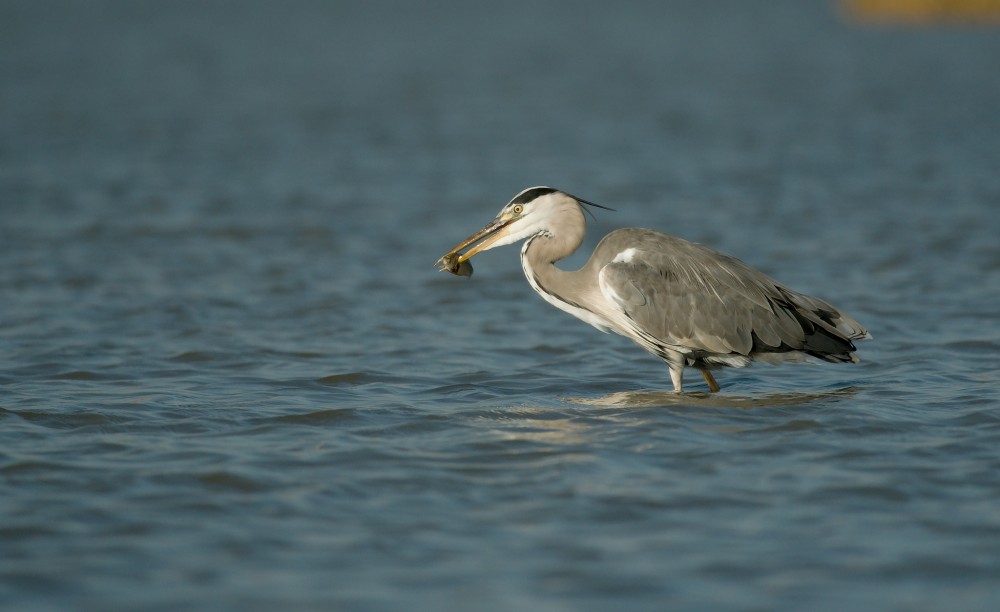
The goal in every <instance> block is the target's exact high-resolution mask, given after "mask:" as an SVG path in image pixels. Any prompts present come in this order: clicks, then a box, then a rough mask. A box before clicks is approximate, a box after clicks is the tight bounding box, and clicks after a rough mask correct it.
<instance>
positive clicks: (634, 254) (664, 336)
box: [595, 229, 867, 361]
mask: <svg viewBox="0 0 1000 612" xmlns="http://www.w3.org/2000/svg"><path fill="white" fill-rule="evenodd" d="M622 232H623V233H622V234H619V232H615V233H612V234H609V236H608V237H607V238H606V239H605V242H607V244H605V243H604V242H602V244H601V245H599V246H598V249H599V250H600V249H602V247H603V248H604V249H605V256H606V259H604V261H609V263H607V264H606V265H604V266H603V267H602V269H601V270H600V274H599V278H600V287H601V290H602V292H603V293H604V294H605V297H607V298H608V299H609V300H610V301H612V302H614V303H616V304H617V305H618V306H619V307H620V308H621V309H622V312H623V313H624V314H625V315H626V316H627V317H628V318H629V319H630V320H631V325H633V326H634V327H635V328H638V329H640V330H642V333H644V334H646V335H648V336H650V337H652V338H655V339H656V340H657V341H658V342H659V343H661V344H663V345H666V346H673V347H684V348H686V349H688V350H689V351H691V352H694V353H714V354H739V355H747V356H749V355H751V354H752V353H767V352H785V351H804V352H807V353H809V354H814V355H816V356H818V357H821V358H823V359H829V360H834V361H844V360H851V361H853V360H855V359H856V358H855V357H853V354H851V351H853V350H854V346H853V344H851V342H850V340H851V339H854V338H863V337H866V336H867V332H866V331H865V330H864V328H863V327H861V325H860V324H858V323H857V321H855V320H854V319H852V318H850V317H848V316H847V315H845V314H843V313H842V312H840V311H839V310H838V309H836V308H834V307H833V306H831V305H830V304H828V303H826V302H824V301H822V300H818V299H816V298H812V297H809V296H805V295H802V294H798V293H795V292H793V291H791V290H788V289H786V288H784V287H782V286H781V285H780V284H778V283H777V282H776V281H774V280H773V279H771V278H770V277H768V276H767V275H766V274H764V273H763V272H760V271H759V270H756V269H754V268H752V267H750V266H749V265H747V264H745V263H743V262H742V261H740V260H738V259H736V258H734V257H730V256H728V255H725V254H723V253H719V252H717V251H714V250H712V249H709V248H706V247H703V246H700V245H697V244H694V243H691V242H688V241H686V240H683V239H680V238H676V237H673V236H668V235H666V234H661V233H659V232H654V231H652V230H637V229H629V230H624V231H622ZM616 234H619V235H616ZM626 249H632V250H631V251H630V252H629V253H627V254H626V253H624V251H625V250H626ZM595 254H596V253H595Z"/></svg>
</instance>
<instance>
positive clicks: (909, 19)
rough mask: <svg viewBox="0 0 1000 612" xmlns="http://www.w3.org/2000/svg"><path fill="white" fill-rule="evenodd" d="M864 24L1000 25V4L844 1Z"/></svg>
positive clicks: (998, 0) (992, 0)
mask: <svg viewBox="0 0 1000 612" xmlns="http://www.w3.org/2000/svg"><path fill="white" fill-rule="evenodd" d="M841 5H842V6H843V8H844V12H845V13H846V15H847V16H848V17H849V18H850V19H852V20H854V21H858V22H861V23H902V24H932V23H955V24H983V25H994V26H995V25H1000V0H841Z"/></svg>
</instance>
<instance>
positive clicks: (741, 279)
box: [438, 187, 871, 392]
mask: <svg viewBox="0 0 1000 612" xmlns="http://www.w3.org/2000/svg"><path fill="white" fill-rule="evenodd" d="M584 206H595V207H598V208H607V207H605V206H600V205H598V204H594V203H593V202H588V201H586V200H583V199H581V198H578V197H575V196H572V195H570V194H568V193H565V192H563V191H559V190H558V189H553V188H551V187H531V188H528V189H525V190H524V191H522V192H521V193H519V194H517V195H516V196H515V197H514V198H513V199H512V200H511V201H510V202H508V203H507V205H506V206H504V207H503V208H502V209H501V210H500V213H499V214H498V215H497V216H496V218H495V219H493V220H492V221H490V222H489V223H488V224H487V225H486V226H485V227H483V228H482V229H481V230H479V231H478V232H476V233H474V234H472V235H471V236H469V237H468V238H466V239H465V240H463V241H462V242H461V243H459V244H458V245H457V246H456V247H455V248H454V249H452V250H451V251H449V252H448V253H447V254H445V255H444V256H443V257H442V258H441V259H440V260H438V263H439V264H440V266H441V269H443V270H444V269H447V270H450V271H451V272H453V273H455V274H462V275H466V276H467V275H470V274H471V273H472V267H471V265H469V264H467V263H466V262H468V260H469V259H471V258H472V257H473V256H474V255H476V254H477V253H480V252H482V251H486V250H489V249H492V248H494V247H498V246H503V245H507V244H512V243H515V242H518V241H520V240H524V241H525V242H524V246H522V247H521V267H522V268H523V269H524V275H525V276H526V277H527V278H528V282H529V283H530V284H531V288H532V289H534V290H535V291H536V292H538V294H539V295H541V296H542V298H544V299H545V301H547V302H548V303H550V304H552V305H553V306H555V307H556V308H559V309H560V310H563V311H565V312H568V313H569V314H571V315H573V316H575V317H577V318H578V319H581V320H583V321H585V322H587V323H590V324H591V325H593V326H594V327H596V328H597V329H599V330H601V331H603V332H608V331H613V332H616V333H618V334H620V335H622V336H625V337H627V338H630V339H631V340H633V341H635V342H636V343H637V344H639V346H641V347H642V348H644V349H645V350H646V351H648V352H650V353H652V354H653V355H656V356H657V357H659V358H660V359H662V360H663V361H664V362H665V363H666V364H667V368H668V369H669V371H670V379H671V382H672V383H673V386H674V391H677V392H680V391H681V390H682V383H683V378H684V368H685V367H693V368H696V369H698V370H699V371H700V372H701V374H702V376H703V377H704V378H705V382H706V383H707V384H708V387H709V389H710V390H711V391H712V392H717V391H719V385H718V383H716V381H715V377H714V376H713V375H712V373H711V371H710V370H712V369H715V368H717V367H721V366H729V367H744V366H747V365H749V364H750V363H751V362H752V361H754V360H762V361H765V362H770V363H781V362H785V361H807V360H809V358H811V357H814V358H817V359H820V360H823V361H829V362H848V363H857V362H858V361H859V360H858V357H857V355H856V354H855V350H856V349H855V346H854V343H853V340H863V339H868V338H871V335H870V334H869V333H868V331H867V330H865V328H864V327H862V325H861V324H860V323H858V322H857V321H855V320H854V319H853V318H851V317H850V316H848V315H847V314H845V313H844V312H843V311H841V310H840V309H838V308H836V307H834V306H832V305H830V304H828V303H827V302H825V301H823V300H820V299H817V298H814V297H810V296H808V295H804V294H802V293H798V292H796V291H792V290H791V289H788V288H787V287H785V286H783V285H782V284H781V283H779V282H777V281H775V280H773V279H772V278H770V277H769V276H767V275H766V274H764V273H763V272H761V271H760V270H757V269H756V268H753V267H751V266H749V265H747V264H746V263H743V262H742V261H740V260H739V259H736V258H735V257H732V256H729V255H726V254H724V253H720V252H719V251H715V250H713V249H710V248H708V247H705V246H702V245H699V244H695V243H693V242H688V241H687V240H684V239H682V238H677V237H675V236H670V235H667V234H663V233H660V232H657V231H654V230H650V229H640V228H623V229H618V230H615V231H613V232H611V233H610V234H608V235H607V236H605V237H604V238H603V239H602V240H601V242H600V243H599V244H598V245H597V248H596V249H594V252H593V254H592V255H591V256H590V259H589V260H588V261H587V263H586V264H584V265H583V267H582V268H580V269H579V270H576V271H567V270H562V269H560V268H558V267H556V265H555V263H556V262H557V261H559V260H560V259H563V258H565V257H567V256H569V255H570V254H572V253H573V252H574V251H576V249H577V248H578V247H579V246H580V244H581V243H582V242H583V236H584V231H585V227H586V218H585V216H584V214H583V211H584V208H583V207H584ZM609 210H610V209H609ZM467 247H469V248H468V250H467V251H465V252H464V253H463V252H461V251H462V250H463V249H465V248H467Z"/></svg>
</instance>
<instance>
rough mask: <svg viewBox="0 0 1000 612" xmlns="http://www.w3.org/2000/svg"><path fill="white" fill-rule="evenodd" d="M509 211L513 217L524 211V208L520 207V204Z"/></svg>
mask: <svg viewBox="0 0 1000 612" xmlns="http://www.w3.org/2000/svg"><path fill="white" fill-rule="evenodd" d="M510 210H511V212H512V213H514V214H515V215H519V214H521V213H522V212H523V211H524V207H523V206H521V205H520V204H518V205H517V206H515V207H514V208H512V209H510Z"/></svg>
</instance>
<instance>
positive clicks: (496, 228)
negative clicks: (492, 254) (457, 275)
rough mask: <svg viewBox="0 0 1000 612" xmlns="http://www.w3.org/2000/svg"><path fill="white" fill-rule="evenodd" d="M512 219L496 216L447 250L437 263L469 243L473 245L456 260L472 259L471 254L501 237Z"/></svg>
mask: <svg viewBox="0 0 1000 612" xmlns="http://www.w3.org/2000/svg"><path fill="white" fill-rule="evenodd" d="M513 221H514V219H513V218H504V217H497V218H496V219H494V220H492V221H490V222H489V223H487V224H486V227H484V228H483V229H481V230H479V231H478V232H476V233H475V234H473V235H471V236H469V237H468V238H466V239H465V240H463V241H462V242H460V243H459V244H458V245H457V246H456V247H455V248H453V249H452V250H450V251H448V252H447V253H446V254H445V255H444V256H443V257H441V259H439V260H438V263H442V262H444V260H445V258H446V257H450V256H453V255H456V254H458V252H459V251H461V250H462V249H464V248H465V247H467V246H469V245H473V247H472V248H471V249H469V250H468V251H466V252H465V253H462V254H460V255H458V260H457V261H458V263H462V262H464V261H468V260H469V259H472V256H473V255H475V254H476V253H478V252H480V251H485V250H486V249H488V248H489V247H490V245H492V244H493V243H494V242H496V241H497V240H500V239H501V238H503V237H504V235H505V234H506V232H504V231H503V230H504V228H506V227H507V226H508V225H510V224H511V223H512V222H513ZM480 241H482V242H480ZM476 243H478V244H476Z"/></svg>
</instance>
